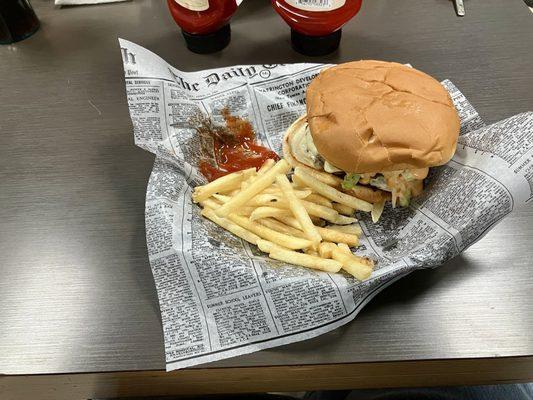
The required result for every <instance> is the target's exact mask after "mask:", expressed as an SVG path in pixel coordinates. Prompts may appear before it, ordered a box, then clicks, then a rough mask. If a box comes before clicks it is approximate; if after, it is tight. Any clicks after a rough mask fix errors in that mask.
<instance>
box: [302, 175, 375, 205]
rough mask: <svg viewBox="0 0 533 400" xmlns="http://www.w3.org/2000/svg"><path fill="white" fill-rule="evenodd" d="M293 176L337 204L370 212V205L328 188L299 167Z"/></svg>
mask: <svg viewBox="0 0 533 400" xmlns="http://www.w3.org/2000/svg"><path fill="white" fill-rule="evenodd" d="M294 175H296V176H297V177H298V180H299V181H300V182H302V183H304V184H305V185H307V186H308V187H310V188H311V189H313V190H314V191H315V192H317V193H318V194H321V195H322V196H324V197H326V198H328V199H330V200H333V201H335V202H337V203H340V204H344V205H346V206H349V207H352V208H355V209H356V210H361V211H366V212H370V211H372V204H371V203H369V202H367V201H364V200H361V199H358V198H357V197H353V196H350V195H348V194H346V193H343V192H340V191H338V190H337V189H335V188H333V187H331V186H329V185H328V184H326V183H324V182H322V181H320V180H318V179H317V178H315V177H314V176H312V175H310V174H309V173H307V172H306V171H304V170H303V169H302V168H301V167H296V168H295V169H294Z"/></svg>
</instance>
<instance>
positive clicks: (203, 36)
mask: <svg viewBox="0 0 533 400" xmlns="http://www.w3.org/2000/svg"><path fill="white" fill-rule="evenodd" d="M241 1H242V0H167V4H168V8H169V10H170V14H171V15H172V18H174V21H176V24H178V25H179V26H180V27H181V32H182V34H183V37H184V38H185V42H186V44H187V48H188V49H189V50H191V51H192V52H195V53H200V54H205V53H213V52H215V51H219V50H222V49H223V48H224V47H226V46H227V45H228V44H229V42H230V39H231V30H230V25H229V20H230V18H231V16H232V15H233V14H234V13H235V11H236V10H237V6H238V5H239V4H240V3H241Z"/></svg>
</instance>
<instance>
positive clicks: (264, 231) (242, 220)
mask: <svg viewBox="0 0 533 400" xmlns="http://www.w3.org/2000/svg"><path fill="white" fill-rule="evenodd" d="M215 213H216V211H215ZM228 219H229V220H230V221H232V222H235V223H236V224H237V225H239V226H241V227H243V228H245V229H247V230H249V231H250V232H252V233H255V234H256V235H257V236H259V237H261V238H263V239H266V240H269V241H271V242H273V243H276V244H279V245H280V246H283V247H285V248H287V249H292V250H299V249H305V248H307V247H311V245H312V243H311V242H310V241H309V240H306V239H301V238H297V237H293V236H289V235H285V234H284V233H280V232H276V231H275V230H273V229H270V228H267V227H266V226H264V225H261V224H258V223H257V222H254V221H250V220H249V219H248V218H246V217H243V216H242V215H237V214H230V215H228Z"/></svg>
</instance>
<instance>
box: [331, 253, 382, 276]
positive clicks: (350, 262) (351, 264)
mask: <svg viewBox="0 0 533 400" xmlns="http://www.w3.org/2000/svg"><path fill="white" fill-rule="evenodd" d="M331 256H332V258H333V259H334V260H337V261H338V262H340V263H341V264H342V269H344V270H345V271H346V272H348V273H349V274H350V275H353V276H354V277H356V278H357V279H359V280H360V281H364V280H365V279H368V278H369V277H370V274H371V273H372V265H369V264H368V263H367V262H366V259H364V258H362V257H356V256H355V255H353V254H352V253H351V252H350V249H348V251H346V249H343V248H341V247H339V246H337V248H336V249H333V250H332V252H331ZM363 260H365V261H363Z"/></svg>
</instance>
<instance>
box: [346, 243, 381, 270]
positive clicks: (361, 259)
mask: <svg viewBox="0 0 533 400" xmlns="http://www.w3.org/2000/svg"><path fill="white" fill-rule="evenodd" d="M337 246H338V247H339V249H341V250H342V251H343V252H345V253H346V254H349V255H350V256H351V257H353V258H355V259H356V260H357V261H359V262H360V263H362V264H365V265H368V266H369V267H371V268H374V261H372V260H371V259H370V258H368V257H361V256H358V255H356V254H354V253H352V251H351V250H350V247H349V246H348V245H347V244H346V243H338V244H337Z"/></svg>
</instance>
